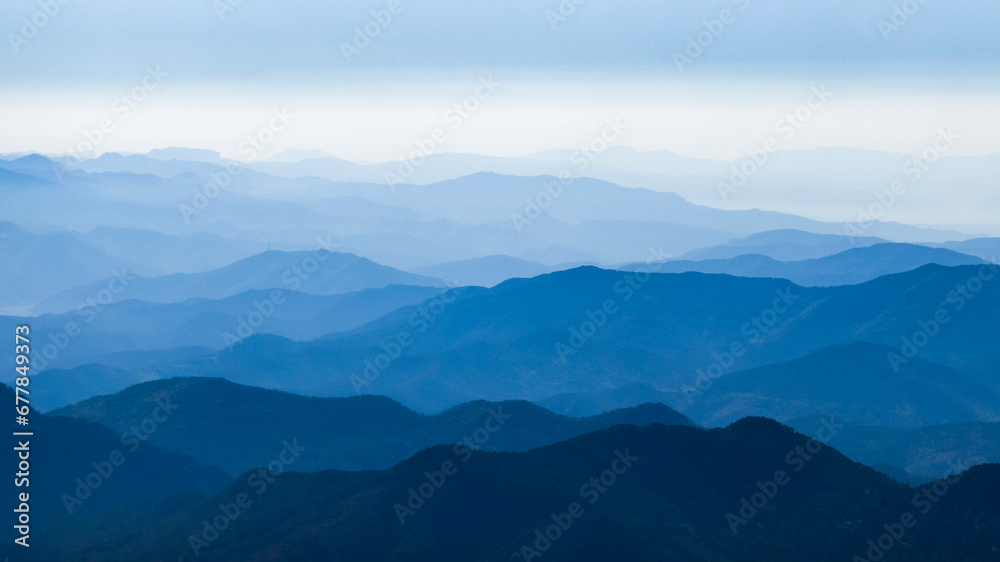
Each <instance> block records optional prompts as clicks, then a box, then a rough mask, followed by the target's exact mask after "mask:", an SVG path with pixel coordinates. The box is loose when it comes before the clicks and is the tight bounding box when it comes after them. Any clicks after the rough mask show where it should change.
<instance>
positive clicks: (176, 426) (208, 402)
mask: <svg viewBox="0 0 1000 562" xmlns="http://www.w3.org/2000/svg"><path fill="white" fill-rule="evenodd" d="M158 401H166V402H168V403H170V404H174V405H176V406H177V410H176V412H175V413H173V414H172V415H171V418H170V420H169V422H168V423H164V424H162V426H161V427H160V429H158V430H157V432H156V433H155V434H153V435H151V436H150V439H149V441H150V443H153V444H155V445H158V446H160V447H163V448H165V449H169V450H176V451H184V452H185V453H187V454H189V455H192V456H193V457H195V458H196V459H198V460H199V461H201V462H203V463H205V464H209V465H215V466H220V467H222V468H224V469H226V470H227V471H229V472H230V473H232V474H240V473H243V472H246V471H248V470H250V469H252V468H255V467H258V466H264V465H266V464H267V463H268V461H269V460H270V458H269V457H268V455H271V454H272V453H271V449H272V448H274V447H279V448H280V444H281V443H282V442H283V441H285V440H290V439H292V438H294V439H296V440H297V443H299V444H300V445H301V446H303V447H305V448H306V450H305V451H304V452H303V453H302V455H301V457H300V458H299V459H298V460H297V461H296V468H297V469H298V470H302V471H307V472H315V471H318V470H326V469H332V468H335V469H340V470H371V469H383V468H389V467H391V466H393V465H395V464H396V463H398V462H400V461H402V460H404V459H406V458H408V457H410V456H412V455H413V454H415V453H417V452H419V451H421V450H423V449H426V448H428V447H432V446H434V445H449V444H452V443H463V444H465V446H468V447H470V448H474V449H477V450H486V451H526V450H528V449H534V448H537V447H541V446H544V445H551V444H553V443H556V442H559V441H564V440H566V439H569V438H571V437H576V436H577V435H582V434H584V433H590V432H592V431H597V430H600V429H606V428H608V427H612V426H614V425H620V424H626V423H631V424H635V425H642V426H645V425H650V424H653V423H662V424H664V425H692V423H691V421H690V420H688V419H687V418H685V417H684V416H682V415H681V414H679V413H677V412H676V411H674V410H672V409H670V408H668V407H667V406H664V405H662V404H647V405H643V406H640V407H635V408H630V409H627V410H616V411H612V412H608V413H604V414H601V415H597V416H593V417H589V418H583V419H577V418H568V417H566V416H560V415H557V414H553V413H552V412H549V411H547V410H545V409H543V408H541V407H539V406H535V405H533V404H530V403H528V402H516V401H511V402H493V403H491V402H485V401H477V402H470V403H467V404H462V405H459V406H456V407H454V408H451V409H449V410H447V411H445V412H442V413H440V414H438V415H436V416H424V415H421V414H418V413H416V412H413V411H411V410H409V409H407V408H405V407H403V406H402V405H400V404H398V403H396V402H394V401H392V400H390V399H388V398H384V397H380V396H356V397H350V398H309V397H304V396H295V395H292V394H286V393H283V392H277V391H274V390H264V389H260V388H253V387H247V386H241V385H237V384H233V383H231V382H228V381H225V380H223V379H197V378H185V379H171V380H164V381H154V382H148V383H143V384H139V385H136V386H133V387H131V388H128V389H126V390H124V391H122V392H119V393H117V394H113V395H110V396H101V397H97V398H92V399H90V400H86V401H84V402H81V403H79V404H74V405H72V406H69V407H66V408H61V409H59V410H55V411H53V412H50V414H51V415H53V416H69V417H74V418H79V419H84V420H88V421H91V422H95V423H100V424H101V425H104V426H107V427H110V428H112V429H114V430H116V431H127V430H128V428H130V427H136V426H137V425H138V424H140V423H141V422H142V420H143V419H144V418H145V417H147V416H148V415H149V411H151V410H152V409H154V408H155V407H156V405H157V404H158V403H159V402H158ZM206 427H211V431H206ZM483 435H486V436H488V437H483Z"/></svg>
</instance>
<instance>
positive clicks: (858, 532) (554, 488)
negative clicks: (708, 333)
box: [44, 419, 1000, 562]
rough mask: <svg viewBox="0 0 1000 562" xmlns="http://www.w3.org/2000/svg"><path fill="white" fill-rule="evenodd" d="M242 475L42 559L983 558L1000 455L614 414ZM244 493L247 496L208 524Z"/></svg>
mask: <svg viewBox="0 0 1000 562" xmlns="http://www.w3.org/2000/svg"><path fill="white" fill-rule="evenodd" d="M807 447H808V448H807ZM809 451H812V452H811V453H810V452H809ZM444 471H447V472H448V474H447V475H445V472H444ZM779 471H780V472H779ZM438 472H440V475H437V473H438ZM250 476H252V473H251V475H250ZM247 477H248V476H243V477H240V478H239V479H237V481H236V483H234V484H233V485H232V486H231V487H230V488H228V489H227V490H225V491H224V492H222V493H220V494H219V495H218V496H216V497H215V498H213V499H211V500H209V501H206V502H204V503H202V504H201V505H199V506H196V507H194V508H190V509H184V508H180V509H177V510H176V511H175V512H173V513H171V512H169V511H168V510H164V512H161V513H160V514H158V515H159V516H158V517H153V518H149V517H147V518H146V519H147V521H148V523H147V526H145V527H144V529H145V531H144V532H143V533H141V534H139V533H131V532H128V530H129V528H130V527H132V526H133V525H135V524H137V523H135V522H130V523H127V524H124V523H121V522H110V521H109V522H106V523H105V524H103V525H96V524H93V525H91V527H89V528H90V529H91V533H90V534H88V535H86V536H79V537H78V538H77V540H75V541H74V543H73V544H71V545H70V544H67V543H60V542H56V541H54V542H53V543H52V548H53V549H54V550H55V551H54V552H47V553H45V556H44V558H46V559H48V558H56V557H58V556H59V555H60V554H61V553H60V552H59V551H60V550H62V551H63V552H72V553H73V558H74V559H76V560H82V561H89V560H109V559H127V560H140V559H141V560H147V561H150V562H155V561H170V562H176V561H178V560H195V559H199V560H240V561H249V562H254V561H263V560H275V559H279V560H343V561H348V560H350V561H384V560H441V561H445V562H450V561H455V562H459V561H461V562H466V561H469V560H482V561H508V560H537V559H539V558H540V559H542V560H557V561H562V560H566V561H573V562H581V561H582V562H589V561H602V562H603V561H607V560H631V561H638V562H645V561H661V560H683V561H691V562H694V561H699V562H700V561H705V562H708V561H713V562H714V561H723V560H743V561H748V562H757V561H761V562H763V561H767V562H784V561H788V562H791V561H795V562H798V561H801V560H814V561H819V562H826V561H831V562H833V561H837V562H841V561H844V560H851V559H852V557H854V556H861V557H862V558H864V557H865V556H866V551H867V550H868V549H869V548H870V547H869V544H868V541H873V542H874V541H879V539H880V537H881V536H882V535H883V534H885V533H887V530H886V529H887V528H889V529H895V526H899V527H901V528H902V531H901V533H900V534H899V535H898V536H899V538H898V539H892V537H891V536H890V537H889V539H888V540H889V543H888V546H887V547H886V548H887V550H888V552H887V553H885V554H884V555H883V554H882V553H881V552H877V553H875V554H873V556H876V557H877V558H880V559H884V560H886V561H887V562H895V561H903V560H906V561H916V562H923V561H941V560H966V561H970V562H972V561H976V562H979V561H982V562H985V561H987V560H995V557H996V553H997V548H998V547H1000V514H998V508H997V506H998V505H1000V502H998V500H1000V492H998V491H997V488H996V486H995V482H996V478H998V477H1000V467H998V466H984V467H977V468H976V469H973V470H970V471H968V472H967V473H964V474H962V475H960V477H959V478H958V479H957V480H953V483H952V484H947V485H946V484H944V483H941V484H939V485H938V486H937V487H936V488H933V487H930V488H926V489H924V490H915V489H912V488H909V487H906V486H903V485H900V484H897V483H895V482H893V481H891V480H890V479H889V478H887V477H885V476H883V475H881V474H878V473H876V472H875V471H873V470H871V469H868V468H866V467H863V466H861V465H858V464H855V463H853V462H851V461H850V460H848V459H847V458H845V457H844V456H842V455H841V454H840V453H838V452H837V451H835V450H834V449H832V448H829V447H823V446H822V445H821V444H819V443H813V444H809V442H808V441H807V439H806V438H805V437H803V436H801V435H798V434H796V433H793V432H792V431H791V430H790V429H788V428H785V427H783V426H780V425H778V424H776V423H775V422H772V421H770V420H764V419H747V420H743V421H741V422H739V423H737V424H734V425H733V426H731V427H728V428H726V429H720V430H712V431H704V430H699V429H695V428H691V427H665V426H660V425H654V426H650V427H647V428H642V429H640V428H636V427H634V426H619V427H616V428H612V429H609V430H606V431H602V432H598V433H593V434H588V435H585V436H581V437H578V438H576V439H573V440H570V441H567V442H563V443H559V444H557V445H553V446H550V447H546V448H543V449H536V450H533V451H530V452H526V453H488V452H479V453H469V454H466V453H465V452H463V451H461V450H457V451H456V450H453V448H451V447H436V448H433V449H430V450H427V451H424V452H422V453H420V454H418V455H416V456H414V457H413V458H411V459H409V460H407V461H405V462H403V463H401V464H399V465H397V466H396V467H393V468H392V469H391V470H387V471H379V472H362V473H345V472H337V471H327V472H321V473H316V474H292V473H284V474H281V475H279V476H277V477H275V478H274V479H273V482H272V483H271V484H269V485H268V486H267V487H266V489H265V490H264V491H263V492H262V493H258V491H259V490H258V489H255V488H254V487H252V486H251V485H249V484H248V482H247ZM428 479H431V480H430V481H429V480H428ZM602 479H603V483H602ZM431 481H432V482H437V483H438V485H435V484H432V483H429V482H431ZM778 482H780V484H779V483H778ZM422 485H424V486H423V489H424V490H425V496H426V497H423V498H421V497H420V496H418V495H416V494H418V492H417V491H416V490H417V489H418V488H421V486H422ZM427 486H430V488H427ZM935 490H937V491H935ZM241 493H243V494H247V495H246V496H242V497H243V498H244V503H246V502H245V499H250V501H251V503H249V504H248V506H247V507H246V508H245V509H244V510H241V511H240V513H239V516H238V517H237V518H235V519H230V520H229V521H228V523H226V526H225V530H224V532H213V531H214V529H212V528H211V523H206V521H211V520H213V519H214V518H216V517H219V516H220V514H221V513H222V512H221V511H220V507H219V506H220V505H228V504H229V503H233V502H234V501H236V498H240V497H241V496H240V494H241ZM925 494H928V495H929V496H925ZM928 497H933V500H934V501H933V502H932V501H931V500H930V499H928ZM751 498H753V499H751ZM411 501H412V504H410V503H409V502H411ZM751 501H754V502H757V505H758V506H759V507H756V508H754V507H753V505H752V504H750V502H751ZM409 505H412V507H409ZM748 505H749V507H747V506H748ZM906 513H909V514H910V517H912V518H913V519H907V520H906V521H907V523H908V525H910V526H909V527H902V525H899V521H900V520H901V517H903V514H906ZM139 517H140V518H141V517H143V516H141V515H140V516H139ZM914 521H915V522H917V523H916V524H917V525H918V527H917V529H913V528H912V523H913V522H914ZM87 524H88V522H81V525H87ZM560 525H561V526H560ZM206 526H208V527H206ZM553 526H555V527H553ZM887 526H888V527H887ZM734 531H735V532H734ZM895 532H899V531H895ZM546 534H548V538H546V536H545V535H546ZM205 537H207V540H206V538H205ZM75 538H76V537H75ZM883 544H886V543H885V542H884V540H883Z"/></svg>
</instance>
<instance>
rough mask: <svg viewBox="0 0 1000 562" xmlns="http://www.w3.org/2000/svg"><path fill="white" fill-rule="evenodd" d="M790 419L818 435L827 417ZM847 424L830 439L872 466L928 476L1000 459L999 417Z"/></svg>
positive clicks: (924, 478) (921, 477) (920, 477)
mask: <svg viewBox="0 0 1000 562" xmlns="http://www.w3.org/2000/svg"><path fill="white" fill-rule="evenodd" d="M842 422H843V420H839V419H838V420H837V423H842ZM788 423H789V425H791V426H792V427H794V428H795V429H796V431H799V432H802V433H804V434H806V435H813V436H815V432H816V431H817V430H818V429H819V428H821V427H823V424H822V420H820V419H818V418H816V417H811V418H800V419H796V420H792V421H790V422H788ZM843 425H844V427H843V428H840V429H838V430H837V434H836V435H835V436H834V437H833V439H832V440H830V445H832V446H833V447H836V448H837V450H839V451H840V452H842V453H844V454H845V455H847V456H848V457H850V458H852V459H854V460H856V461H858V462H860V463H864V464H866V465H868V466H876V465H883V464H887V465H892V466H896V467H899V468H901V469H903V470H905V471H906V472H907V473H909V474H910V475H911V476H912V478H914V479H917V480H921V481H923V482H929V481H931V480H933V479H935V478H942V477H944V476H945V475H947V474H949V473H953V472H955V467H968V466H973V465H977V464H986V463H1000V423H985V422H970V423H957V424H945V425H933V426H928V427H918V428H911V429H901V428H890V427H875V426H863V425H856V424H843Z"/></svg>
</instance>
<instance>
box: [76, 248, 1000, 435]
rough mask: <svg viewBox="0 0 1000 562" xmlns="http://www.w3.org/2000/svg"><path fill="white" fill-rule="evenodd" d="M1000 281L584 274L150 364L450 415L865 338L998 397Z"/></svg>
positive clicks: (972, 273) (665, 386) (163, 370)
mask: <svg viewBox="0 0 1000 562" xmlns="http://www.w3.org/2000/svg"><path fill="white" fill-rule="evenodd" d="M998 272H1000V270H998ZM996 275H997V274H996V273H994V272H993V271H992V270H991V268H990V267H988V266H964V267H952V268H948V267H942V266H936V265H930V266H925V267H922V268H920V269H917V270H914V271H911V272H906V273H902V274H897V275H890V276H886V277H881V278H879V279H876V280H874V281H870V282H868V283H864V284H861V285H854V286H844V287H829V288H808V287H799V286H797V285H794V284H792V283H790V282H788V281H785V280H780V279H748V278H737V277H730V276H724V275H705V274H699V273H687V274H651V275H647V274H641V273H629V272H622V271H608V270H601V269H598V268H593V267H583V268H577V269H572V270H568V271H561V272H557V273H552V274H548V275H542V276H539V277H535V278H532V279H516V280H510V281H507V282H505V283H502V284H500V285H498V286H497V287H494V288H492V289H488V290H483V289H475V290H469V289H468V288H462V289H455V290H453V291H449V293H448V295H442V296H441V297H435V298H434V299H431V300H430V301H428V302H426V303H422V304H421V305H418V306H416V307H409V308H404V309H401V310H399V311H396V312H394V313H391V314H389V315H387V316H385V317H383V318H380V319H379V320H377V321H374V322H372V323H370V324H368V325H365V326H363V327H361V328H358V329H357V330H354V331H352V332H349V333H344V334H336V335H333V336H330V337H328V338H324V339H321V340H317V341H313V342H305V343H303V342H291V341H288V340H285V339H282V338H277V337H274V336H253V337H251V338H248V339H247V340H244V341H243V342H242V343H241V344H240V345H238V346H234V347H233V348H231V350H227V351H225V352H221V353H193V354H192V355H190V356H188V357H186V358H182V357H177V358H174V359H171V360H170V361H169V362H166V361H164V362H158V363H155V364H151V363H145V364H144V366H145V367H146V368H148V369H150V370H151V371H152V372H153V373H154V375H155V378H170V377H176V376H210V377H223V378H226V379H228V380H232V381H234V382H239V383H242V384H249V385H252V386H261V387H269V388H278V389H281V390H286V391H291V392H296V393H299V394H312V395H326V396H349V395H355V394H359V393H370V394H380V395H384V396H389V397H391V398H393V399H395V400H398V401H400V402H402V403H404V404H406V405H407V406H410V407H413V408H416V409H418V410H421V411H440V410H442V409H445V408H448V407H451V406H454V405H456V404H460V403H462V402H467V401H470V400H476V399H487V400H507V399H512V398H517V399H527V400H540V399H544V398H547V397H550V396H554V395H558V394H565V393H573V392H589V393H595V392H596V393H599V392H603V391H606V390H610V389H614V388H618V387H621V386H624V385H627V384H632V383H642V384H644V385H647V386H649V387H652V388H654V389H658V390H671V391H682V390H684V389H687V388H691V387H693V386H694V385H695V384H696V382H697V380H698V379H699V378H701V377H702V376H707V374H708V373H712V374H713V375H714V376H719V375H720V374H721V375H725V374H727V373H733V372H737V371H740V370H745V369H748V368H754V367H760V366H764V365H769V364H774V363H783V362H788V361H791V360H794V359H797V358H801V357H804V356H806V355H809V354H811V353H815V352H817V351H819V350H821V349H824V348H827V347H831V346H836V345H846V344H851V343H855V342H859V341H861V342H870V343H878V344H882V345H886V346H889V347H892V348H894V349H899V350H900V351H901V354H900V358H899V360H896V361H894V363H895V366H896V367H898V368H899V369H900V371H901V372H905V369H906V367H907V366H908V365H909V364H911V363H912V361H913V359H921V360H924V361H929V362H933V363H938V364H940V365H943V366H945V367H949V368H952V369H955V370H958V371H959V372H962V373H966V374H968V375H969V376H972V377H974V378H976V379H977V380H979V381H980V382H984V383H986V384H989V385H992V386H994V387H995V386H997V385H998V377H997V371H996V366H997V365H998V364H1000V362H998V361H1000V350H998V349H997V348H996V346H995V345H993V342H995V341H997V339H998V338H1000V326H998V324H997V322H996V318H997V317H998V316H1000V283H996V282H994V281H992V280H990V279H992V278H995V277H996ZM605 307H607V308H605ZM607 311H610V312H607ZM938 319H941V321H940V322H939V321H938ZM931 334H932V335H931ZM868 357H869V358H870V359H871V360H872V361H875V362H876V363H877V364H875V365H872V366H871V367H870V369H871V370H873V372H874V371H875V370H882V369H884V366H885V365H886V364H887V363H888V362H889V361H890V357H889V356H888V355H887V356H883V357H878V356H875V355H871V354H869V355H868ZM133 360H134V361H135V362H138V361H139V359H137V358H133ZM109 361H111V359H109ZM865 369H869V367H866V368H865ZM703 374H704V375H703ZM72 375H73V373H72V371H69V372H67V376H69V377H72ZM812 413H817V414H818V413H821V412H812ZM803 415H804V414H803Z"/></svg>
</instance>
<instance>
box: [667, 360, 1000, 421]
mask: <svg viewBox="0 0 1000 562" xmlns="http://www.w3.org/2000/svg"><path fill="white" fill-rule="evenodd" d="M894 353H895V354H899V353H901V352H900V351H899V350H896V349H893V348H890V347H886V346H883V345H875V344H867V343H857V344H851V345H844V346H836V347H831V348H827V349H824V350H821V351H819V352H816V353H813V354H811V355H809V356H807V357H803V358H801V359H797V360H795V361H790V362H788V363H780V364H776V365H767V366H764V367H758V368H756V369H751V370H748V371H741V372H737V373H732V374H730V375H726V376H724V377H722V378H720V379H718V380H715V381H712V380H710V379H702V381H701V382H700V383H699V384H698V385H696V386H695V387H694V388H692V389H691V390H690V391H689V392H688V393H687V398H688V399H689V402H690V404H689V407H687V408H683V409H682V410H683V411H684V412H685V413H686V414H687V415H689V416H692V418H694V419H696V420H698V421H699V422H701V423H703V424H706V425H711V426H720V425H728V424H730V423H732V422H733V421H736V420H738V419H740V418H744V417H747V416H750V415H758V416H764V417H769V418H772V419H776V420H778V421H782V422H785V421H788V420H791V419H794V418H799V417H804V416H811V415H813V414H823V415H829V416H835V417H836V418H837V419H839V420H842V421H847V422H850V423H854V424H859V425H883V426H893V427H920V426H927V425H934V424H941V423H957V422H968V421H975V420H990V421H994V420H1000V394H998V393H997V392H996V391H994V390H993V389H992V388H990V387H988V386H986V385H984V384H982V383H978V382H976V381H974V380H972V379H970V378H969V377H967V376H965V375H963V374H961V373H959V372H957V371H955V370H953V369H950V368H947V367H943V366H941V365H936V364H933V363H929V362H927V361H923V360H921V359H919V358H914V359H913V360H911V361H910V362H909V363H908V364H907V365H905V366H903V367H902V368H901V369H900V370H899V371H898V372H897V371H896V370H895V369H893V367H892V363H891V362H890V360H889V359H888V357H889V356H890V354H894Z"/></svg>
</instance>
